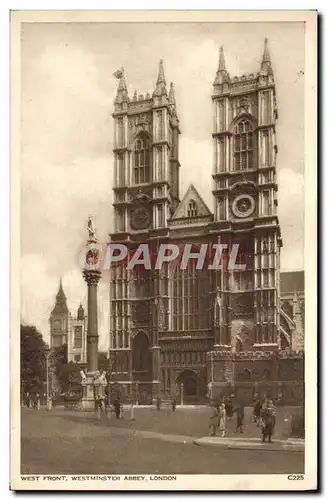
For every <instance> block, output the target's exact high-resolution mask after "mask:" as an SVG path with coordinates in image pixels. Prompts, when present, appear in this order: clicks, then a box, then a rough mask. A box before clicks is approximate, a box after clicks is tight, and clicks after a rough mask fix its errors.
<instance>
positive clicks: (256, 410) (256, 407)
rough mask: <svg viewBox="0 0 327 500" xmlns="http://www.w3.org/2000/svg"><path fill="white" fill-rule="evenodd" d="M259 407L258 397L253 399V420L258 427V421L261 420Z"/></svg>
mask: <svg viewBox="0 0 327 500" xmlns="http://www.w3.org/2000/svg"><path fill="white" fill-rule="evenodd" d="M261 408H262V403H261V401H260V399H259V398H258V399H255V400H254V402H253V422H254V423H255V424H256V425H257V427H260V422H261Z"/></svg>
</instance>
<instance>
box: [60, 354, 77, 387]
mask: <svg viewBox="0 0 327 500" xmlns="http://www.w3.org/2000/svg"><path fill="white" fill-rule="evenodd" d="M80 370H81V368H80V366H79V364H78V363H74V362H73V361H70V362H69V363H67V364H65V365H62V367H61V370H60V385H61V389H62V392H64V393H70V392H76V391H77V392H78V391H80V388H81V377H80Z"/></svg>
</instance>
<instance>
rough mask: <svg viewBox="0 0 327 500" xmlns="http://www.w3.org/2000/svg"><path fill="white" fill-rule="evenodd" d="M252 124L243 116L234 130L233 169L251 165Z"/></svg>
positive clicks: (247, 168) (245, 168) (247, 167)
mask: <svg viewBox="0 0 327 500" xmlns="http://www.w3.org/2000/svg"><path fill="white" fill-rule="evenodd" d="M253 139H254V138H253V126H252V124H251V122H250V121H249V120H247V119H246V118H243V119H242V120H241V121H239V122H238V124H237V125H236V127H235V130H234V151H233V153H234V168H233V169H234V170H249V169H251V168H254V165H253V157H254V155H253V147H254V144H253V143H254V140H253Z"/></svg>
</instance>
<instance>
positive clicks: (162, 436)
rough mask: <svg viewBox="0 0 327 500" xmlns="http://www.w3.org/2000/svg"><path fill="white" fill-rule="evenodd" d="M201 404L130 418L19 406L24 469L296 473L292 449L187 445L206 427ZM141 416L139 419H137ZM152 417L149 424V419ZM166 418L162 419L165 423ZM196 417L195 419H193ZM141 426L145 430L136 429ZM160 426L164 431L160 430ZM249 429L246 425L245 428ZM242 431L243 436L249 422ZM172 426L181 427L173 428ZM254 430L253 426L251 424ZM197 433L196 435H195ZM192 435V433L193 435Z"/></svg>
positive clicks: (299, 466) (298, 465)
mask: <svg viewBox="0 0 327 500" xmlns="http://www.w3.org/2000/svg"><path fill="white" fill-rule="evenodd" d="M205 414H206V409H203V410H196V409H194V410H190V409H188V410H180V411H179V412H176V413H175V414H173V413H170V412H168V411H162V412H160V414H159V412H158V413H157V412H156V411H155V410H153V409H137V410H136V412H135V416H136V420H135V422H127V421H125V422H124V421H115V420H111V421H107V422H105V423H101V422H100V421H97V420H95V419H94V418H92V417H91V416H84V415H83V414H80V413H75V414H73V413H70V412H64V411H53V412H50V413H47V412H46V411H45V410H40V411H36V410H31V409H25V408H24V409H22V473H23V474H24V473H25V474H182V473H184V474H187V473H191V474H196V473H198V474H199V473H210V474H247V473H252V474H254V473H258V474H268V473H270V474H272V473H274V474H278V473H301V472H303V467H304V456H303V454H302V453H296V452H291V451H290V452H288V451H281V452H273V451H260V450H239V449H237V450H233V449H231V450H226V449H217V448H205V447H200V446H196V445H194V444H193V437H192V435H191V434H190V431H191V430H192V431H193V428H194V429H197V432H200V428H199V427H198V426H199V421H202V422H203V432H202V433H201V435H205V433H206V432H207V418H206V417H205ZM141 415H142V418H141ZM151 422H153V425H150V423H151ZM165 422H166V423H165ZM196 422H197V423H196ZM142 426H145V427H146V430H136V429H137V428H140V427H142ZM163 429H166V430H163ZM249 429H250V428H249ZM249 429H248V430H247V431H246V432H247V435H248V434H250V432H252V431H253V427H252V428H251V431H250V430H249ZM176 430H182V431H181V432H176ZM254 432H256V429H255V428H254ZM197 435H199V434H197ZM194 437H195V435H194Z"/></svg>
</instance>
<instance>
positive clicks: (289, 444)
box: [193, 436, 305, 453]
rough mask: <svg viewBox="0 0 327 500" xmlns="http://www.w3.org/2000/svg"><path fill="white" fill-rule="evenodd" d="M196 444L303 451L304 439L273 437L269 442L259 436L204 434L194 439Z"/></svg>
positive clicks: (230, 447) (227, 447) (232, 447)
mask: <svg viewBox="0 0 327 500" xmlns="http://www.w3.org/2000/svg"><path fill="white" fill-rule="evenodd" d="M193 443H194V444H196V445H198V446H209V447H220V448H225V449H236V450H237V449H242V450H254V449H256V450H262V451H287V452H290V451H291V452H298V453H304V447H305V441H304V439H273V440H272V442H271V443H268V442H266V443H263V442H262V441H261V439H259V438H246V437H224V438H222V437H218V436H217V437H215V436H206V437H202V438H199V439H194V441H193Z"/></svg>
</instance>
